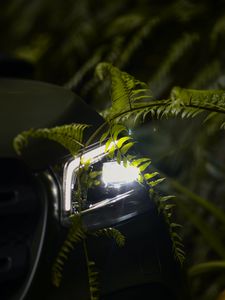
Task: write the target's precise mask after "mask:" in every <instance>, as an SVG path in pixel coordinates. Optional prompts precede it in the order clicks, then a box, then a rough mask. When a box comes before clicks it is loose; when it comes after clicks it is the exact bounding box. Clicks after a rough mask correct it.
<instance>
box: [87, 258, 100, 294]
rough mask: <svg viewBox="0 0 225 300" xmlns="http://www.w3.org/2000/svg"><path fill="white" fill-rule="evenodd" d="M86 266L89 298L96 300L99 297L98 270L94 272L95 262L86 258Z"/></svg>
mask: <svg viewBox="0 0 225 300" xmlns="http://www.w3.org/2000/svg"><path fill="white" fill-rule="evenodd" d="M87 268H88V282H89V291H90V299H91V300H98V299H99V282H98V272H96V270H95V262H94V261H89V260H88V262H87Z"/></svg>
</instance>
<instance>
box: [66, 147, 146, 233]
mask: <svg viewBox="0 0 225 300" xmlns="http://www.w3.org/2000/svg"><path fill="white" fill-rule="evenodd" d="M104 150H105V146H104V145H103V146H99V145H95V146H94V147H92V148H90V149H86V151H84V153H83V154H82V157H81V156H80V155H78V156H77V157H75V158H72V159H70V160H68V161H67V162H66V164H65V165H64V170H63V194H62V220H63V223H64V224H66V223H67V222H68V219H69V217H70V216H71V215H73V214H76V213H79V212H80V213H81V214H82V216H83V218H82V219H83V223H84V226H85V227H86V228H87V229H91V230H92V229H93V230H94V229H97V228H102V227H105V226H111V225H115V224H118V223H119V222H121V221H124V220H127V219H129V218H131V217H133V216H135V215H137V214H140V213H143V212H145V211H146V210H148V209H149V208H150V207H151V203H150V201H149V199H148V191H147V189H146V188H145V187H144V186H143V185H140V184H139V183H138V181H137V179H138V175H139V169H138V168H136V167H133V166H131V165H129V163H128V164H127V166H126V167H125V166H123V164H118V163H117V162H116V161H115V160H113V159H110V158H108V157H107V155H106V154H105V151H104ZM87 162H88V169H87V168H86V170H84V169H85V163H87ZM82 170H84V173H85V172H86V175H85V176H86V177H85V178H84V180H83V182H78V172H82ZM79 174H81V173H79ZM78 184H80V185H81V189H80V193H81V194H79V195H77V191H78ZM80 198H81V199H82V203H79V201H80V200H79V199H80Z"/></svg>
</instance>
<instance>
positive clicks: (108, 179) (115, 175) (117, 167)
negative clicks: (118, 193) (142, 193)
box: [102, 161, 139, 186]
mask: <svg viewBox="0 0 225 300" xmlns="http://www.w3.org/2000/svg"><path fill="white" fill-rule="evenodd" d="M138 175H139V170H138V168H136V167H133V166H130V165H128V166H127V167H124V166H123V164H118V163H117V162H116V161H113V162H105V163H103V168H102V180H103V182H104V183H105V184H106V186H107V185H112V184H114V185H115V186H119V185H120V184H124V183H129V182H133V181H135V180H137V179H138Z"/></svg>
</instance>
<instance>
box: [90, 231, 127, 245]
mask: <svg viewBox="0 0 225 300" xmlns="http://www.w3.org/2000/svg"><path fill="white" fill-rule="evenodd" d="M93 235H95V236H106V237H109V238H113V239H114V240H115V242H116V243H117V245H118V246H119V247H123V246H124V244H125V236H124V235H123V234H122V233H121V232H120V231H119V230H118V229H116V228H111V227H110V228H103V229H99V230H97V231H95V232H94V233H93Z"/></svg>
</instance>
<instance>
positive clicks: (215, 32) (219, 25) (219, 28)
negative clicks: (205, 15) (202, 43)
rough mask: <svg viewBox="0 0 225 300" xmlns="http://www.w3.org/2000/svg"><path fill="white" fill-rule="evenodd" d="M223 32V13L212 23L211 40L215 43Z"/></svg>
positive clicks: (224, 27)
mask: <svg viewBox="0 0 225 300" xmlns="http://www.w3.org/2000/svg"><path fill="white" fill-rule="evenodd" d="M224 33H225V15H222V16H221V17H220V18H219V19H218V20H217V21H216V22H215V24H214V26H213V29H212V31H211V34H210V38H211V42H212V44H213V45H215V44H216V42H217V40H218V38H219V36H221V37H224Z"/></svg>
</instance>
